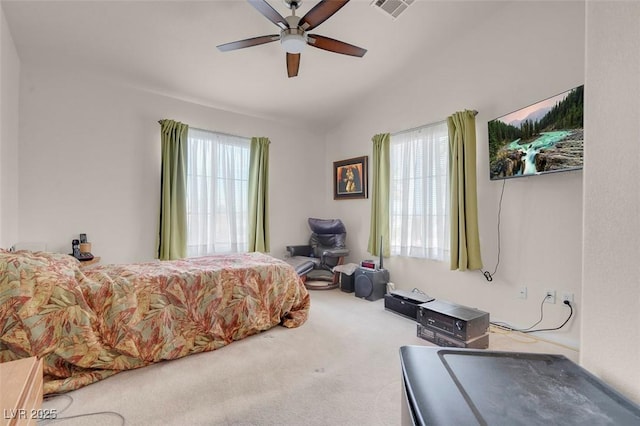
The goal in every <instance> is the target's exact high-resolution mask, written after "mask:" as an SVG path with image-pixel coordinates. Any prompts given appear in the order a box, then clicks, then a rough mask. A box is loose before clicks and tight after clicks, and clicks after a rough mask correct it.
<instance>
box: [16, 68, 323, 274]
mask: <svg viewBox="0 0 640 426" xmlns="http://www.w3.org/2000/svg"><path fill="white" fill-rule="evenodd" d="M21 83H22V84H21V98H20V100H21V107H20V187H19V189H20V191H19V196H20V238H21V240H22V241H43V242H45V243H46V244H47V248H48V250H51V251H60V252H69V251H70V249H71V240H72V239H73V238H77V237H78V234H79V233H81V232H83V233H86V234H87V236H88V239H89V241H90V242H92V249H93V252H94V255H97V256H101V257H102V261H103V263H121V262H136V261H146V260H151V259H153V258H154V256H155V253H156V237H157V226H158V208H159V182H160V126H159V124H158V120H159V119H163V118H170V119H174V120H178V121H182V122H184V123H187V124H189V125H191V126H194V127H198V128H202V129H210V130H214V131H220V132H225V133H230V134H236V135H240V136H246V137H251V136H267V137H269V138H270V139H271V146H270V161H271V164H270V170H271V173H270V184H271V188H270V195H271V237H272V239H271V250H272V254H274V255H275V256H278V257H282V256H284V254H285V246H286V245H287V244H300V243H304V242H306V241H307V239H308V235H309V231H308V227H307V224H306V218H307V217H309V216H313V215H319V214H322V210H323V203H322V200H318V199H317V197H316V195H315V194H316V191H317V189H314V186H315V184H316V183H317V182H320V181H321V179H323V178H324V175H323V171H322V168H321V165H320V164H318V162H317V161H315V159H316V158H322V157H324V146H323V140H322V138H321V137H320V136H318V135H315V134H312V133H310V132H308V131H306V130H305V129H300V128H294V127H291V126H288V125H283V124H282V123H276V122H270V121H265V120H262V119H257V118H253V117H249V116H244V115H240V114H235V113H229V112H224V111H220V110H215V109H212V108H208V107H205V106H200V105H195V104H191V103H186V102H182V101H178V100H175V99H171V98H167V97H164V96H160V95H156V94H152V93H148V92H143V91H139V90H136V89H133V88H129V87H124V86H121V85H119V84H116V83H115V82H110V81H106V80H101V79H100V78H98V77H95V76H94V77H88V76H86V75H83V74H82V73H81V72H78V71H74V70H60V69H52V68H45V67H43V66H41V65H40V66H32V65H30V64H26V63H25V64H23V74H22V82H21ZM292 199H293V200H295V201H294V202H292V201H291V200H292Z"/></svg>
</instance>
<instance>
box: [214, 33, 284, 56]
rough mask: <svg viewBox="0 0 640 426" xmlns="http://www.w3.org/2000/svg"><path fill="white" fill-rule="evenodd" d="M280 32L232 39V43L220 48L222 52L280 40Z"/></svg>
mask: <svg viewBox="0 0 640 426" xmlns="http://www.w3.org/2000/svg"><path fill="white" fill-rule="evenodd" d="M279 39H280V36H279V35H278V34H271V35H266V36H261V37H252V38H247V39H244V40H238V41H232V42H231V43H225V44H221V45H220V46H217V47H218V50H220V51H221V52H228V51H229V50H236V49H243V48H245V47H251V46H258V45H260V44H265V43H271V42H272V41H276V40H279Z"/></svg>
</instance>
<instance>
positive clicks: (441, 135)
mask: <svg viewBox="0 0 640 426" xmlns="http://www.w3.org/2000/svg"><path fill="white" fill-rule="evenodd" d="M390 166H391V176H390V194H389V206H390V207H389V208H390V218H389V225H390V228H391V229H390V232H391V236H390V244H391V254H392V255H396V256H411V257H422V258H428V259H436V260H446V259H447V258H448V257H449V234H450V229H449V172H448V167H449V135H448V129H447V123H446V122H442V123H437V124H433V125H428V126H424V127H420V128H418V129H414V130H409V131H406V132H400V133H397V134H395V135H391V143H390Z"/></svg>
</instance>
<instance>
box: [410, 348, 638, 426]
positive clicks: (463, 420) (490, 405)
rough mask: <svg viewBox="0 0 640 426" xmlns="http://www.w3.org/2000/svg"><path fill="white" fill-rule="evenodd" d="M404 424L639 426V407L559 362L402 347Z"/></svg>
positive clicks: (575, 367)
mask: <svg viewBox="0 0 640 426" xmlns="http://www.w3.org/2000/svg"><path fill="white" fill-rule="evenodd" d="M400 361H401V366H402V376H403V383H402V385H403V401H402V404H403V407H402V424H403V425H447V426H448V425H456V426H463V425H509V426H511V425H545V426H549V425H563V426H564V425H583V426H585V425H589V426H591V425H616V426H622V425H640V407H639V406H638V405H636V404H634V403H633V402H631V401H630V400H628V399H627V398H625V397H624V396H622V395H621V394H620V393H618V392H617V391H615V390H614V389H613V388H611V387H610V386H608V385H607V384H605V383H604V382H602V381H601V380H599V379H598V378H596V377H595V376H594V375H592V374H591V373H589V372H588V371H587V370H585V369H583V368H582V367H580V366H579V365H577V364H575V363H574V362H572V361H570V360H569V359H567V358H566V357H564V356H562V355H548V354H532V353H522V352H497V351H487V350H475V349H454V348H442V347H426V346H403V347H402V348H400Z"/></svg>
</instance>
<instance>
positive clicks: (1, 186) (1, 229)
mask: <svg viewBox="0 0 640 426" xmlns="http://www.w3.org/2000/svg"><path fill="white" fill-rule="evenodd" d="M19 82H20V60H19V58H18V54H17V52H16V48H15V45H14V43H13V38H12V37H11V33H10V32H9V28H8V26H7V21H6V19H5V16H4V11H3V10H2V8H1V7H0V248H9V247H11V246H12V245H13V244H14V243H15V242H16V241H17V239H18V100H19V99H18V97H19V90H18V89H19V86H20V84H19Z"/></svg>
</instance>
